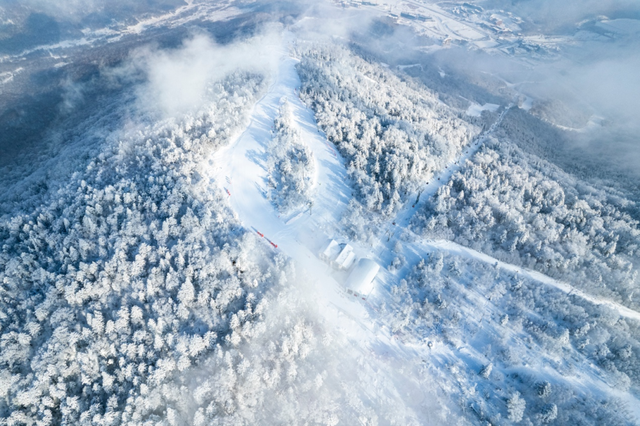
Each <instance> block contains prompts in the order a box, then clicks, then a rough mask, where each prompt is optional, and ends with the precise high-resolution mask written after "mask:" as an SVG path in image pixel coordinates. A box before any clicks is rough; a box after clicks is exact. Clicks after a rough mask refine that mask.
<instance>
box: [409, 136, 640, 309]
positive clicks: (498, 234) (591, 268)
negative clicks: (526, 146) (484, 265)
mask: <svg viewBox="0 0 640 426" xmlns="http://www.w3.org/2000/svg"><path fill="white" fill-rule="evenodd" d="M636 210H637V207H636V204H635V202H633V201H632V200H630V199H628V198H626V197H625V194H624V193H621V192H620V191H617V190H615V189H613V188H598V187H596V186H593V185H590V184H588V183H585V182H584V181H581V180H578V179H577V178H575V177H573V176H571V175H569V174H567V173H565V172H563V171H562V170H561V169H559V168H558V167H555V166H553V165H552V164H550V163H548V162H546V161H544V160H542V159H540V158H539V157H536V156H534V155H532V154H527V153H525V152H524V151H523V150H522V149H520V148H519V147H518V146H516V145H515V144H513V143H510V142H508V141H498V140H495V139H494V140H493V141H492V142H491V143H489V144H487V145H486V146H484V147H483V148H481V149H480V151H479V152H478V153H477V154H476V155H475V156H474V157H473V159H472V160H471V161H469V162H467V164H465V165H464V166H463V168H462V170H461V171H460V173H457V174H456V175H454V176H453V178H452V179H451V181H450V182H448V183H447V184H446V185H444V186H442V187H441V188H440V189H439V190H438V192H437V194H436V195H435V196H434V197H433V198H432V199H431V200H430V201H429V202H428V203H427V205H426V208H425V210H424V211H423V212H421V213H419V214H417V215H416V216H415V218H414V221H413V225H412V226H413V228H414V229H415V230H417V231H418V232H420V233H422V234H423V235H425V236H428V237H431V238H447V239H453V240H454V241H456V242H458V243H460V244H463V245H466V246H469V247H472V248H474V249H476V250H480V251H485V252H487V253H490V254H492V255H493V256H495V257H497V258H499V259H501V260H504V261H507V262H511V263H516V264H519V265H523V266H526V267H528V268H533V269H536V270H539V271H541V272H543V273H545V274H549V275H551V276H554V277H558V278H562V279H564V280H567V281H569V282H571V283H572V284H574V285H576V286H577V287H578V288H581V289H583V290H586V291H587V292H590V293H592V294H596V295H600V296H605V297H609V298H612V299H614V300H617V301H619V302H620V303H623V304H625V305H627V306H631V307H636V308H637V307H638V306H640V304H639V302H638V300H637V297H635V298H634V294H635V293H637V291H636V289H637V287H638V284H639V281H638V272H637V269H636V266H635V265H637V263H638V260H639V259H638V254H639V252H638V248H639V247H640V228H639V223H638V221H637V220H636V219H634V218H633V216H632V215H631V214H630V213H632V214H633V212H634V211H636Z"/></svg>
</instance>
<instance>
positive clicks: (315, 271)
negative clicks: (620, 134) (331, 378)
mask: <svg viewBox="0 0 640 426" xmlns="http://www.w3.org/2000/svg"><path fill="white" fill-rule="evenodd" d="M285 39H286V38H285ZM277 49H278V50H279V54H280V55H281V59H280V61H279V63H278V65H277V69H275V70H274V71H273V73H272V76H271V83H270V86H269V89H268V91H267V93H266V94H265V95H264V96H263V98H261V99H260V101H259V102H258V103H257V104H256V105H255V106H254V108H253V110H252V111H251V115H250V123H249V125H248V127H247V128H246V130H245V131H244V132H243V133H242V134H241V135H239V136H238V137H237V139H236V140H235V141H233V142H232V143H231V144H230V145H229V146H227V147H226V148H224V149H222V150H220V151H218V152H217V153H215V154H214V158H212V159H211V161H210V164H211V165H212V167H211V168H210V169H209V170H208V172H209V178H210V181H211V183H212V190H215V191H225V193H226V194H227V196H228V200H229V203H230V206H231V207H232V209H233V210H234V211H235V212H236V214H237V215H238V217H239V219H240V221H241V222H242V223H243V225H244V226H245V228H246V229H252V230H253V231H254V232H255V233H256V236H257V238H259V239H261V240H263V241H264V243H265V244H266V245H268V246H270V247H271V249H273V250H276V251H279V252H282V253H284V254H285V255H286V256H288V257H290V258H292V259H294V260H295V263H296V268H297V270H298V271H299V272H301V275H302V276H303V277H305V278H306V281H308V282H309V283H311V286H312V290H311V292H312V293H313V294H312V295H310V297H313V298H315V299H314V301H315V302H317V306H318V308H319V311H320V312H321V313H322V315H323V318H324V320H325V321H326V322H327V323H329V324H331V326H332V327H334V328H335V329H336V330H339V331H340V332H341V333H342V334H343V335H345V336H346V337H347V338H348V339H349V340H350V341H351V342H352V343H353V344H354V346H355V347H357V348H358V349H359V350H360V351H361V353H362V354H363V355H365V354H366V355H373V361H372V362H378V364H376V367H375V369H376V370H377V371H378V372H379V374H385V375H387V377H390V378H392V379H393V380H392V381H395V382H396V383H398V380H404V381H405V382H403V383H400V384H399V386H404V387H407V388H412V389H417V390H416V392H418V391H419V392H422V396H421V397H420V398H418V399H417V400H416V401H415V404H414V405H413V408H414V410H415V412H416V414H417V413H420V414H419V418H424V417H423V416H424V415H425V413H424V400H426V399H429V398H434V395H433V394H432V393H431V392H433V391H431V390H427V388H425V386H424V385H420V383H418V382H417V381H416V380H417V379H407V378H404V379H398V378H397V377H394V374H395V373H394V368H392V366H393V365H396V366H397V365H398V363H400V364H406V365H413V366H416V365H418V364H419V365H422V364H420V363H427V361H426V360H427V359H428V360H430V361H429V364H430V371H432V373H433V374H434V375H435V376H438V375H441V374H446V373H444V371H446V368H447V365H448V362H449V361H448V360H450V359H452V358H455V357H460V356H463V355H462V353H461V352H460V351H466V355H464V357H468V356H473V357H478V353H477V350H475V349H474V348H449V347H446V346H441V347H438V348H432V347H431V346H427V344H426V342H425V344H424V345H418V346H416V345H415V344H414V345H411V344H408V343H407V342H404V341H403V340H402V339H401V338H398V336H395V335H393V334H392V333H391V332H390V331H389V330H388V329H387V328H386V327H384V326H382V327H381V324H380V321H378V318H376V315H377V313H378V312H379V309H378V308H379V307H380V304H383V303H386V301H385V297H388V295H389V293H388V291H389V288H390V287H391V286H393V285H395V284H397V282H398V281H399V277H398V275H397V274H393V273H390V272H388V271H387V270H385V269H384V268H383V269H382V270H381V272H380V273H379V276H378V282H379V284H380V282H382V284H383V285H382V286H379V288H378V289H377V290H376V291H374V294H372V297H371V298H370V299H369V300H368V301H367V303H361V301H359V300H358V299H355V298H353V297H349V296H347V295H346V293H345V292H344V291H343V284H342V283H343V282H344V279H345V278H346V273H344V272H337V271H334V270H333V269H332V268H331V267H330V266H329V265H327V264H326V263H325V262H323V261H322V260H320V259H319V256H318V254H319V253H320V252H321V250H322V248H323V246H324V244H325V243H326V242H327V241H328V240H329V239H330V238H335V237H336V236H338V235H339V221H340V219H341V217H342V215H343V212H344V211H345V209H346V207H347V204H348V202H349V199H350V198H351V189H350V187H349V186H348V184H347V173H346V170H345V167H344V162H343V160H342V158H341V157H340V155H339V154H338V153H337V152H336V150H335V149H334V148H333V147H332V146H331V144H330V143H329V142H328V141H327V140H326V138H325V137H324V135H323V133H322V132H320V131H319V130H318V127H317V125H316V122H315V118H314V114H313V112H312V111H311V110H309V109H308V108H306V107H305V106H304V105H303V104H302V103H301V101H300V100H299V98H298V96H297V88H298V87H299V86H300V80H299V78H298V75H297V73H296V70H295V64H296V59H294V58H292V57H289V55H288V51H287V46H286V43H284V45H283V46H280V47H277ZM282 98H287V100H288V101H289V103H290V106H291V110H292V113H293V116H294V122H295V125H296V126H297V127H298V130H299V131H300V135H301V141H302V142H303V143H305V144H307V146H308V147H309V148H310V149H311V150H312V152H313V155H314V157H315V161H316V167H315V172H316V175H315V177H314V191H313V195H312V196H313V199H314V205H313V207H312V208H311V210H308V209H306V208H305V209H302V210H300V211H296V212H293V213H292V214H289V215H287V216H286V217H284V216H283V217H279V215H278V212H277V210H276V209H275V208H274V207H273V206H272V204H271V203H270V202H269V200H267V199H266V197H265V193H266V191H265V188H266V186H265V181H266V177H267V167H266V159H267V155H266V149H267V146H268V144H269V142H270V141H271V138H272V136H273V135H272V132H271V131H272V126H273V122H274V120H275V118H276V116H277V114H278V111H279V107H280V103H281V100H282ZM511 107H512V105H509V106H507V107H506V108H505V109H504V110H503V111H502V112H501V114H500V116H499V118H498V120H497V121H496V123H494V125H492V126H491V127H490V128H489V129H487V131H485V132H484V133H483V134H481V135H480V136H479V137H478V138H477V139H476V140H475V141H474V142H473V143H472V144H471V145H470V146H469V147H467V149H465V150H464V151H463V153H462V155H461V157H460V158H459V159H458V160H457V161H455V162H453V163H452V164H450V165H448V166H447V168H446V169H445V170H443V171H442V172H441V173H440V174H439V175H437V176H434V178H433V180H432V181H431V182H429V184H428V185H427V186H426V187H425V188H424V190H423V192H422V193H421V195H420V198H419V200H416V202H415V203H414V202H412V201H410V202H409V203H408V204H407V205H406V206H405V207H404V208H403V209H401V210H400V211H399V212H398V214H397V216H395V217H394V218H393V219H390V220H389V221H388V222H387V224H386V226H383V227H382V228H381V229H380V232H379V235H380V237H381V240H380V243H379V244H377V245H375V246H373V247H370V246H366V245H363V244H359V243H356V242H350V244H352V245H353V247H354V250H355V252H356V255H357V257H364V256H366V257H369V258H372V259H374V260H376V261H377V262H378V263H379V264H380V265H381V266H383V267H384V266H386V265H388V264H389V262H390V260H391V259H392V257H393V256H394V252H393V250H392V247H394V246H395V244H396V243H397V242H398V241H401V244H402V246H403V250H404V253H413V256H407V257H412V258H410V259H409V264H412V262H413V263H415V262H417V260H418V259H420V258H424V257H426V256H427V255H428V254H429V253H431V252H433V251H436V250H437V251H444V252H448V253H451V254H453V255H456V256H462V257H466V258H473V259H475V260H478V261H481V262H485V263H488V264H491V265H493V266H496V267H497V268H501V269H505V270H508V271H510V272H513V273H518V274H520V275H523V276H526V277H528V278H530V279H533V280H535V281H537V282H540V283H542V284H544V285H549V286H553V287H555V288H558V289H560V290H562V291H564V292H566V293H571V294H573V295H576V296H579V297H582V298H584V299H586V300H588V301H590V302H592V303H595V304H600V305H602V304H604V305H606V306H608V307H610V308H611V309H613V310H615V311H616V312H618V313H619V314H620V315H621V316H624V317H627V318H632V319H635V320H640V313H638V312H635V311H632V310H630V309H628V308H626V307H624V306H622V305H619V304H617V303H615V302H612V301H607V300H601V299H598V298H596V297H593V296H590V295H588V294H585V293H583V292H580V291H577V290H576V289H574V288H572V287H571V286H569V285H568V284H566V283H562V282H559V281H557V280H554V279H552V278H550V277H547V276H545V275H543V274H541V273H538V272H534V271H530V270H527V269H525V268H521V267H518V266H515V265H510V264H506V263H504V262H500V261H498V260H496V259H494V258H492V257H491V256H488V255H485V254H483V253H479V252H477V251H474V250H471V249H468V248H466V247H462V246H460V245H458V244H455V243H453V242H450V241H429V240H423V239H419V238H418V239H415V240H416V241H414V242H411V241H405V240H404V239H400V237H401V234H402V233H403V232H404V231H405V230H408V225H409V222H410V220H411V217H412V216H413V214H414V213H415V211H417V210H418V209H419V208H420V206H421V205H422V203H424V202H426V201H427V200H428V199H429V197H431V196H432V195H433V194H435V192H436V191H437V190H438V188H439V187H440V186H442V185H443V184H445V183H446V182H447V181H448V180H449V179H450V177H451V176H452V175H453V174H454V173H455V172H456V171H458V170H459V168H460V167H461V165H462V164H464V161H465V160H466V159H468V158H470V157H471V156H472V155H474V154H475V152H476V151H477V150H478V149H479V147H480V146H481V145H482V143H483V142H484V141H486V140H487V139H488V138H489V137H490V135H491V133H492V132H493V131H494V130H495V129H496V127H497V126H498V125H499V123H500V122H501V120H502V118H503V117H504V116H505V114H506V113H507V112H508V111H509V109H510V108H511ZM416 196H417V194H416ZM411 200H413V198H412V199H411ZM409 232H410V231H409ZM386 235H388V238H386V239H385V238H384V236H386ZM376 305H377V306H376ZM478 308H479V309H483V308H482V307H480V306H478ZM487 309H490V308H487ZM470 351H471V352H470ZM470 353H472V355H469V354H470ZM583 362H585V363H586V361H583ZM416 363H418V364H416ZM582 368H583V370H584V371H585V373H584V374H582V373H581V375H579V377H578V376H576V377H574V378H571V380H580V382H581V384H582V385H587V386H590V387H591V388H593V389H600V391H601V392H602V393H603V394H604V393H607V392H611V389H610V388H609V387H607V385H605V382H604V379H602V378H601V377H600V376H599V375H598V374H597V372H596V371H595V369H591V368H590V367H589V366H588V364H584V365H583V367H582ZM550 374H551V373H550ZM553 374H557V373H553ZM447 380H448V379H446V378H445V380H442V381H441V382H440V381H437V383H438V386H439V387H440V388H441V389H443V390H445V392H450V391H451V386H452V384H451V382H450V381H449V382H448V381H447ZM428 389H432V386H429V387H428ZM615 393H617V394H618V395H617V396H619V397H621V398H623V399H626V400H627V401H628V402H629V405H630V406H631V407H634V406H640V404H636V402H637V400H636V398H635V397H634V396H632V395H631V394H625V393H620V392H617V391H615ZM635 411H636V413H635V414H636V415H637V416H638V417H640V410H635Z"/></svg>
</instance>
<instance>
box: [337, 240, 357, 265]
mask: <svg viewBox="0 0 640 426" xmlns="http://www.w3.org/2000/svg"><path fill="white" fill-rule="evenodd" d="M355 258H356V255H355V253H354V252H353V247H351V246H350V245H349V244H345V245H344V247H343V248H342V251H341V252H340V254H339V255H338V257H336V260H335V261H334V262H333V263H334V265H335V267H336V268H338V269H349V268H350V267H351V265H352V264H353V260H354V259H355Z"/></svg>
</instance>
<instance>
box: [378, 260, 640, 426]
mask: <svg viewBox="0 0 640 426" xmlns="http://www.w3.org/2000/svg"><path fill="white" fill-rule="evenodd" d="M383 316H384V318H385V320H384V321H385V323H388V324H389V327H390V331H391V332H392V333H393V334H394V335H395V336H396V337H397V338H398V339H400V340H402V341H403V342H405V344H413V345H427V346H428V347H429V348H430V349H429V351H430V354H431V356H430V358H431V359H432V361H430V363H432V364H435V366H434V367H433V368H432V370H433V371H435V373H434V375H435V376H436V377H437V378H438V380H439V381H442V382H444V383H446V386H445V389H447V392H449V393H450V394H451V397H453V398H454V400H457V401H458V403H459V404H460V405H461V407H462V409H463V410H466V412H467V413H468V414H469V415H470V416H472V417H473V418H474V419H476V420H477V421H480V422H490V423H492V424H503V423H505V422H507V423H511V422H513V423H518V422H523V424H548V423H551V424H601V425H614V424H628V423H629V422H632V420H631V419H632V417H630V415H629V413H628V412H627V411H626V409H625V404H624V403H623V400H621V399H620V398H619V397H611V396H610V397H606V398H605V397H603V395H602V393H601V392H602V391H603V386H602V385H596V384H593V387H579V386H576V385H575V383H574V382H573V381H572V379H570V378H569V377H568V376H571V375H574V374H575V373H578V372H582V374H585V375H589V374H593V372H595V374H597V375H600V376H602V377H605V378H606V379H605V381H606V383H607V384H608V385H609V386H611V387H612V388H614V389H616V390H617V391H619V392H620V393H619V394H618V395H619V396H620V395H623V393H624V392H626V391H627V390H628V389H629V388H630V387H632V386H637V384H638V382H639V380H640V362H638V361H639V360H640V340H639V336H640V329H639V327H640V322H638V321H635V320H629V319H623V318H620V317H619V316H618V315H617V314H616V313H615V312H613V311H611V310H610V309H609V308H607V307H603V306H597V305H593V304H591V303H589V302H586V301H585V300H583V299H581V298H580V297H577V296H572V295H567V294H565V293H563V292H561V291H559V290H557V289H555V288H552V287H547V286H544V285H541V284H540V283H538V282H535V281H532V280H530V279H527V278H526V277H522V276H519V275H518V274H514V273H513V272H509V271H504V270H499V269H497V268H495V267H494V266H493V265H491V264H486V263H481V262H477V261H475V260H471V259H465V258H464V257H461V256H455V255H450V254H447V253H446V252H439V251H436V252H433V253H431V254H430V255H429V256H428V257H427V258H425V259H421V260H419V261H418V262H417V263H415V264H413V265H411V266H409V267H408V269H407V274H406V276H405V277H404V279H402V280H401V281H400V283H399V284H398V285H396V286H393V287H392V288H391V301H390V302H389V303H388V304H387V305H386V306H385V307H384V313H383ZM445 347H449V348H452V350H453V351H454V353H455V354H456V357H455V358H454V359H451V358H450V357H448V354H449V352H447V351H444V350H443V348H445ZM569 360H570V361H569Z"/></svg>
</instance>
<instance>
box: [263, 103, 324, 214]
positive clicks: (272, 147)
mask: <svg viewBox="0 0 640 426" xmlns="http://www.w3.org/2000/svg"><path fill="white" fill-rule="evenodd" d="M273 131H274V137H273V140H272V141H271V143H270V144H269V146H268V148H267V167H268V169H269V180H268V182H267V185H268V188H269V190H268V192H269V198H270V199H271V202H272V203H273V204H274V205H275V206H276V207H277V208H278V210H279V211H280V212H282V213H286V212H289V211H291V210H292V209H295V208H300V207H306V206H307V205H308V204H309V202H310V201H311V194H310V192H311V187H312V186H313V181H312V178H313V172H314V169H315V160H314V158H313V154H312V153H311V151H310V150H309V148H308V147H307V146H305V145H304V142H303V141H302V140H301V139H300V132H298V130H297V129H296V128H295V127H294V124H293V118H292V116H291V107H290V106H289V103H288V102H287V100H286V99H284V100H283V102H282V105H281V106H280V112H279V114H278V117H277V118H276V120H275V122H274V130H273Z"/></svg>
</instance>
